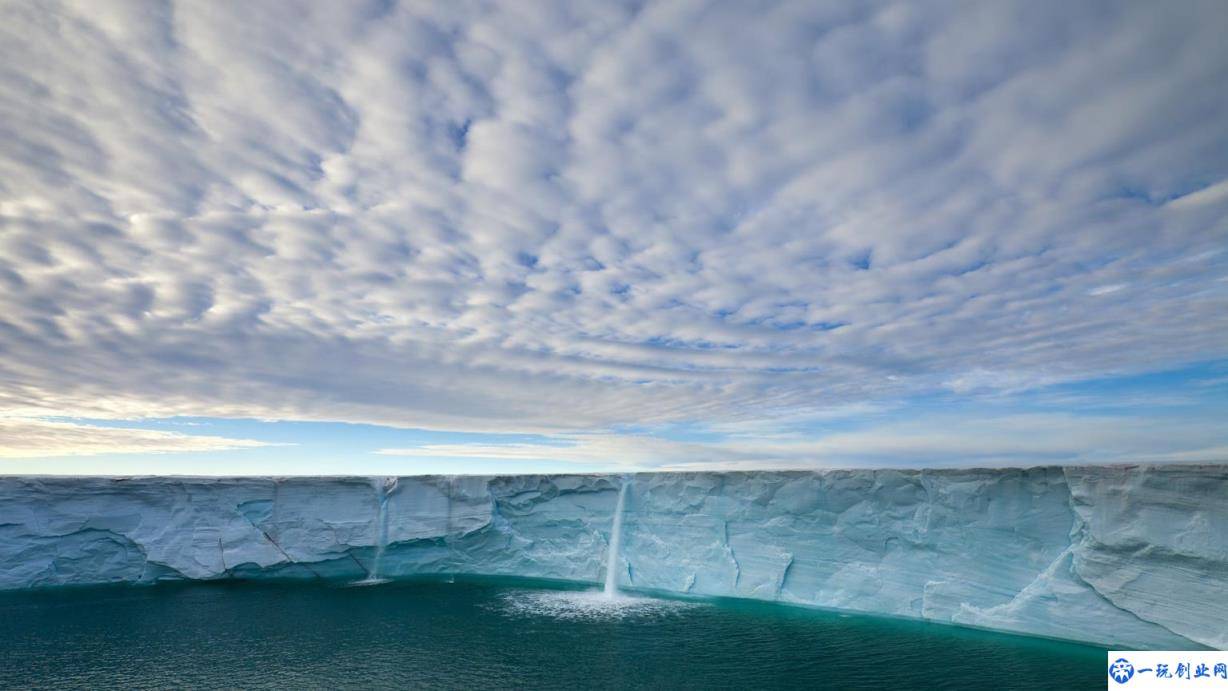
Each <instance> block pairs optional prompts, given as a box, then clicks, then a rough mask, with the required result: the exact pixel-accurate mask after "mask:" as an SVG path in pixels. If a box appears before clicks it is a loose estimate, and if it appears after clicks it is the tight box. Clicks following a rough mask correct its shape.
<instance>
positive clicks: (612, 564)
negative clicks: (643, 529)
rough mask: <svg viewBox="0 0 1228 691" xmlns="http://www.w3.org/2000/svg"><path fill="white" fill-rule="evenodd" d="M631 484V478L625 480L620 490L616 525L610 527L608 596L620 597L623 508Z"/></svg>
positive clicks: (607, 555)
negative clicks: (619, 580)
mask: <svg viewBox="0 0 1228 691" xmlns="http://www.w3.org/2000/svg"><path fill="white" fill-rule="evenodd" d="M630 486H631V481H630V480H624V481H623V485H622V488H620V489H619V490H618V506H616V507H615V508H614V525H613V527H612V528H610V546H609V549H608V550H607V552H606V565H605V596H606V597H607V598H615V597H618V563H619V555H620V553H621V552H622V541H623V509H624V507H625V506H626V503H627V488H628V487H630Z"/></svg>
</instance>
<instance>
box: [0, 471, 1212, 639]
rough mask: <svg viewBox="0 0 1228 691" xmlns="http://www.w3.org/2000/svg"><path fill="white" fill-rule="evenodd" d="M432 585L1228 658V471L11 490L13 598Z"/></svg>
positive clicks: (4, 556)
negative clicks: (487, 583)
mask: <svg viewBox="0 0 1228 691" xmlns="http://www.w3.org/2000/svg"><path fill="white" fill-rule="evenodd" d="M624 487H625V488H626V490H625V491H622V490H623V488H624ZM373 488H374V489H373ZM619 504H623V506H622V507H621V511H616V506H618V505H619ZM616 515H621V516H622V525H621V530H620V531H618V532H620V533H621V535H620V538H621V539H620V540H618V541H619V542H621V545H620V546H618V547H616V548H615V549H610V547H611V544H610V543H611V542H614V541H615V539H614V538H613V537H612V535H611V534H612V532H614V531H613V530H612V528H613V519H614V517H615V516H616ZM609 554H614V555H616V556H615V559H617V560H618V563H617V564H616V565H614V568H611V566H610V565H609V564H607V563H605V562H606V561H607V555H609ZM418 574H486V575H508V576H524V577H534V578H554V579H564V580H570V581H582V582H590V583H601V582H603V581H606V580H607V578H606V576H607V574H615V575H616V577H617V579H618V580H617V583H618V585H619V586H620V587H622V588H632V589H645V590H657V591H670V592H680V593H690V594H695V595H712V596H732V597H745V598H756V599H764V600H778V601H782V602H789V603H797V604H806V605H815V606H821V607H830V608H838V609H845V610H855V611H861V612H872V613H879V614H888V615H896V616H906V617H916V618H923V619H930V620H935V621H942V622H949V623H957V624H965V625H973V626H981V627H987V628H994V629H1003V630H1009V631H1016V632H1022V633H1030V634H1037V635H1045V636H1054V637H1060V638H1068V639H1076V640H1086V641H1093V642H1098V643H1105V644H1117V645H1123V646H1125V645H1129V646H1139V647H1169V648H1181V647H1188V646H1189V645H1190V642H1191V641H1192V642H1194V643H1198V644H1201V645H1206V646H1210V647H1218V648H1224V647H1228V623H1226V622H1228V598H1225V593H1228V466H1214V465H1205V466H1178V465H1157V466H1146V467H1079V468H1057V467H1049V468H1033V469H1027V470H1018V469H1002V470H982V469H976V470H940V471H899V470H847V471H822V472H753V473H661V474H643V475H637V476H634V481H633V482H631V481H627V482H624V479H623V478H620V477H616V476H601V475H521V476H499V477H442V476H429V477H400V478H375V479H370V478H220V479H219V478H51V477H7V478H0V588H9V589H11V588H29V587H48V586H59V585H73V584H89V583H106V582H118V581H127V582H150V581H156V580H163V579H217V578H231V577H234V578H269V577H272V578H329V579H339V580H342V579H343V580H351V581H353V580H363V579H375V578H396V577H403V576H409V575H418Z"/></svg>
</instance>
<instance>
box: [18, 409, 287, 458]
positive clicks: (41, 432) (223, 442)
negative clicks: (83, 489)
mask: <svg viewBox="0 0 1228 691" xmlns="http://www.w3.org/2000/svg"><path fill="white" fill-rule="evenodd" d="M261 446H269V444H267V443H265V442H261V441H255V440H252V439H228V438H225V437H218V436H213V435H205V434H179V433H176V432H164V431H160V430H148V429H130V428H124V427H100V426H98V425H85V424H78V423H73V422H56V421H51V420H40V419H22V418H13V417H0V458H5V459H8V458H38V457H44V456H96V455H99V454H148V453H179V452H197V453H202V452H212V451H229V450H234V449H251V448H256V447H261Z"/></svg>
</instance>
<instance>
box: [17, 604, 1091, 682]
mask: <svg viewBox="0 0 1228 691" xmlns="http://www.w3.org/2000/svg"><path fill="white" fill-rule="evenodd" d="M1104 662H1105V655H1104V650H1103V649H1101V648H1096V647H1090V646H1082V645H1075V644H1070V643H1059V642H1054V641H1046V640H1040V639H1032V638H1025V637H1018V636H1010V635H1004V634H997V633H989V632H983V631H974V630H968V629H959V628H955V627H948V626H941V625H936V624H926V623H921V622H911V621H900V620H894V619H882V618H876V617H866V616H846V615H838V614H833V613H829V612H820V611H814V610H807V609H800V608H791V607H784V606H775V605H769V604H762V603H752V602H739V601H720V602H699V603H696V602H681V601H671V600H663V601H662V600H640V601H632V602H630V603H619V604H617V605H610V604H609V603H608V602H606V601H605V600H603V599H601V598H600V597H599V596H597V595H596V594H592V593H579V592H575V591H559V590H545V589H541V588H532V587H525V586H524V585H523V584H512V583H506V582H504V583H500V582H464V583H420V582H419V583H394V584H384V585H378V586H372V587H361V588H359V587H339V586H327V585H318V584H317V585H288V584H255V583H215V584H176V585H170V584H165V585H159V586H156V587H143V588H137V587H111V588H97V589H81V590H64V591H45V592H33V593H30V592H26V593H3V594H0V687H3V688H127V689H155V688H157V689H161V688H168V687H176V688H244V689H274V688H275V689H282V688H314V689H338V688H464V689H474V688H524V689H543V688H643V689H662V688H797V687H806V688H838V689H853V688H867V689H872V688H897V689H914V688H948V689H988V688H994V689H1008V688H1029V689H1031V688H1052V689H1079V688H1089V689H1090V688H1104V681H1103V679H1104Z"/></svg>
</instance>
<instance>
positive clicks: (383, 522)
mask: <svg viewBox="0 0 1228 691" xmlns="http://www.w3.org/2000/svg"><path fill="white" fill-rule="evenodd" d="M371 484H372V485H374V487H375V491H376V493H377V497H378V501H379V504H378V513H377V514H376V517H375V530H376V538H375V559H374V561H372V562H371V570H370V571H369V572H368V573H367V577H366V578H364V579H363V580H362V581H359V582H360V583H382V582H383V581H384V579H382V578H380V576H379V567H380V562H381V561H383V560H384V548H385V547H387V546H388V497H389V496H391V494H392V491H393V490H394V489H396V487H397V478H395V477H381V478H371Z"/></svg>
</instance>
